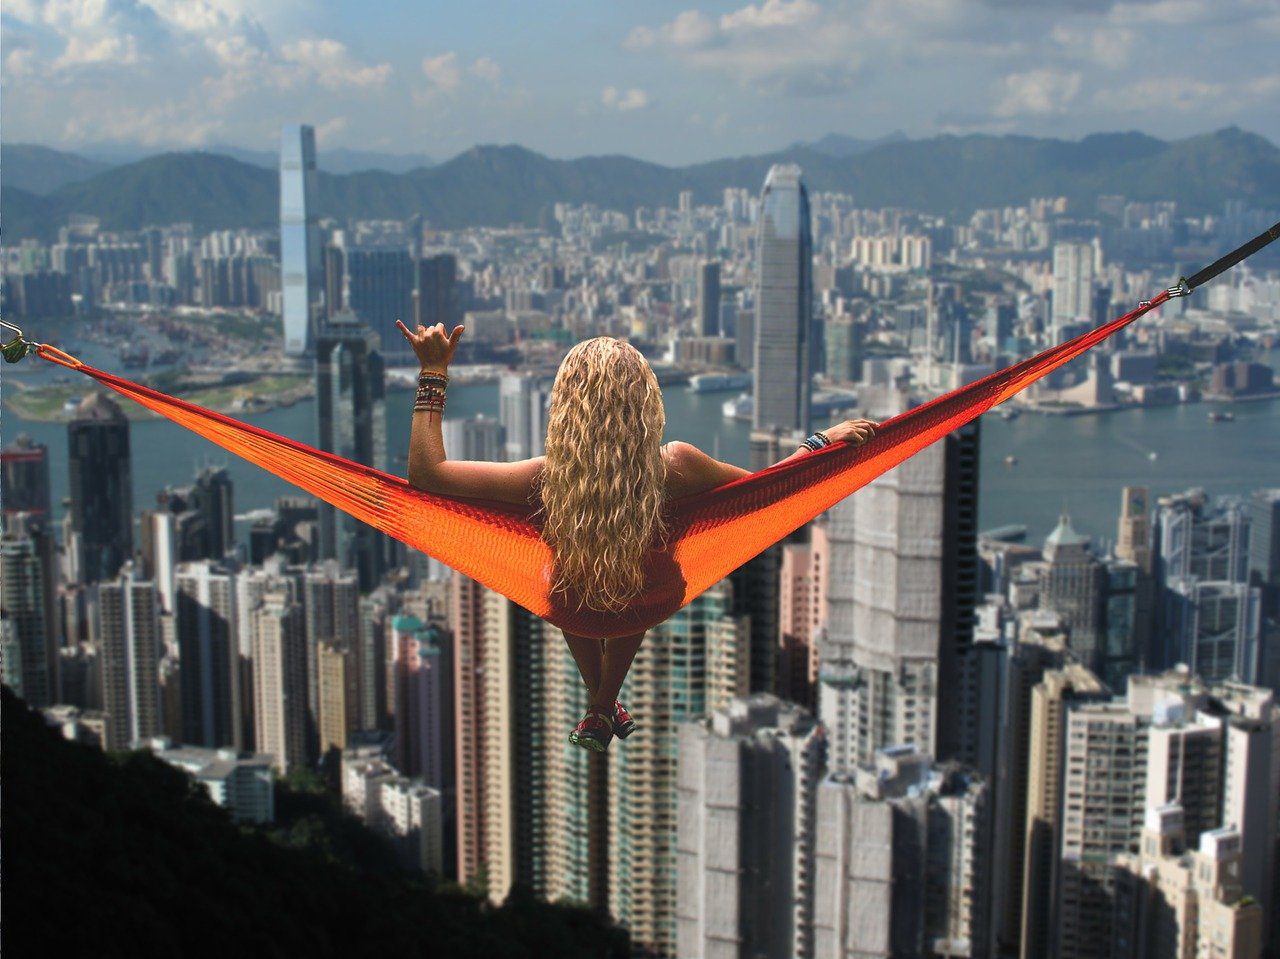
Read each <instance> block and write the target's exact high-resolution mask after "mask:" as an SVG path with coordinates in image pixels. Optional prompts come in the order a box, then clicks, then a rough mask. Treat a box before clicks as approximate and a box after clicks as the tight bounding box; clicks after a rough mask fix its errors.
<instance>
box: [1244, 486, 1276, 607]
mask: <svg viewBox="0 0 1280 959" xmlns="http://www.w3.org/2000/svg"><path fill="white" fill-rule="evenodd" d="M1248 572H1249V585H1250V586H1257V587H1258V588H1259V589H1261V590H1262V609H1263V615H1264V616H1268V617H1270V618H1272V619H1280V489H1259V490H1254V491H1253V495H1252V496H1250V497H1249V569H1248Z"/></svg>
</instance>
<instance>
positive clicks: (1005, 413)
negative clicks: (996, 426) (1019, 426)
mask: <svg viewBox="0 0 1280 959" xmlns="http://www.w3.org/2000/svg"><path fill="white" fill-rule="evenodd" d="M996 413H997V414H998V415H999V416H1000V419H1002V420H1016V419H1017V418H1018V417H1019V416H1021V415H1022V410H1020V409H1018V408H1017V407H1016V406H1002V407H1000V409H998V410H997V411H996Z"/></svg>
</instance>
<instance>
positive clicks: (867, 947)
mask: <svg viewBox="0 0 1280 959" xmlns="http://www.w3.org/2000/svg"><path fill="white" fill-rule="evenodd" d="M989 799H990V797H989V790H988V788H987V785H986V784H985V783H984V782H983V781H982V779H981V777H978V776H975V775H973V774H972V773H971V772H970V771H968V770H966V769H964V768H963V767H960V766H958V765H956V764H951V763H947V764H941V765H935V764H934V763H933V761H932V759H931V757H929V756H928V755H927V754H924V753H920V752H919V751H917V750H916V749H915V748H914V747H911V746H901V747H896V748H891V749H884V750H880V751H879V752H877V754H876V756H875V761H874V763H872V764H868V765H864V766H863V767H862V768H860V769H858V770H856V771H853V770H850V771H843V772H832V773H829V774H828V775H827V777H826V778H825V779H824V780H823V782H822V784H821V785H820V786H819V787H818V803H817V841H816V843H815V849H816V859H817V863H816V870H815V882H814V889H815V895H814V900H815V902H814V910H813V916H814V946H815V948H814V951H813V953H812V955H813V956H814V957H815V959H835V957H847V956H964V957H969V959H983V957H986V956H988V955H990V952H989V938H990V916H989V912H988V909H987V901H988V900H987V895H986V892H987V890H988V889H989V888H990V883H991V881H992V877H991V874H990V871H991V861H990V856H989V854H988V849H989V833H990V830H991V822H990V811H989Z"/></svg>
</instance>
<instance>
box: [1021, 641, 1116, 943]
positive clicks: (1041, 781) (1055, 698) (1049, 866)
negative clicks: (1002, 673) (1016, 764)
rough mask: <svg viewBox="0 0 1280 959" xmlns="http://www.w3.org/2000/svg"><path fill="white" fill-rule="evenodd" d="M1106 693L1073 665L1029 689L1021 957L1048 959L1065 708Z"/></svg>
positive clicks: (1059, 828) (1059, 824) (1059, 837)
mask: <svg viewBox="0 0 1280 959" xmlns="http://www.w3.org/2000/svg"><path fill="white" fill-rule="evenodd" d="M1106 695H1107V690H1106V688H1105V687H1104V686H1103V685H1102V683H1100V682H1099V681H1098V678H1097V677H1096V676H1094V675H1093V673H1091V672H1089V671H1088V670H1087V669H1085V668H1084V667H1083V666H1081V665H1079V664H1078V663H1068V664H1066V665H1065V666H1063V667H1062V668H1060V669H1053V670H1051V671H1049V672H1047V673H1045V674H1044V678H1043V679H1042V680H1041V681H1040V682H1039V683H1037V684H1036V685H1035V686H1034V687H1033V688H1032V690H1031V704H1030V710H1029V719H1030V725H1029V728H1028V734H1027V756H1028V769H1027V773H1028V776H1027V789H1026V814H1025V816H1024V817H1023V819H1024V822H1025V823H1026V833H1025V840H1024V842H1023V848H1024V849H1025V857H1024V860H1023V863H1024V865H1023V869H1022V875H1023V882H1022V888H1021V890H1020V891H1021V896H1022V901H1021V931H1020V935H1019V939H1020V942H1021V950H1022V951H1021V953H1020V955H1021V956H1022V959H1038V957H1040V956H1047V955H1049V949H1050V945H1051V942H1052V939H1053V929H1054V926H1053V915H1054V888H1055V884H1056V877H1057V875H1058V864H1059V849H1060V847H1061V842H1062V817H1063V810H1062V797H1063V776H1064V765H1063V764H1064V757H1065V754H1066V748H1067V738H1066V723H1067V710H1068V708H1069V706H1070V705H1071V704H1073V703H1075V702H1092V701H1097V700H1101V699H1102V698H1104V697H1105V696H1106Z"/></svg>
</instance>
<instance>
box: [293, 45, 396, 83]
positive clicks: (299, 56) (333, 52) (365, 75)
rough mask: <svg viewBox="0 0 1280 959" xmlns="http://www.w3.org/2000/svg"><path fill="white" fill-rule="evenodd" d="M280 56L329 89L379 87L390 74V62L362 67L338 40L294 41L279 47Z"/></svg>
mask: <svg viewBox="0 0 1280 959" xmlns="http://www.w3.org/2000/svg"><path fill="white" fill-rule="evenodd" d="M280 55H281V56H282V57H283V58H284V59H285V60H286V61H287V62H289V63H293V64H296V65H297V66H299V67H301V68H302V69H303V70H304V71H306V72H307V73H309V74H310V75H312V76H314V78H315V79H316V81H317V82H318V83H319V84H320V85H321V86H322V87H325V88H326V89H328V90H337V89H341V88H343V87H380V86H382V85H384V84H385V83H386V82H387V78H388V77H389V76H391V64H389V63H380V64H378V65H377V66H362V65H360V64H358V63H356V62H355V61H354V60H352V59H351V55H350V53H349V52H348V51H347V47H346V44H343V43H340V42H339V41H337V40H328V39H321V40H297V41H294V42H293V43H286V44H285V45H284V46H283V47H281V48H280Z"/></svg>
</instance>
